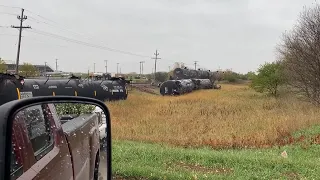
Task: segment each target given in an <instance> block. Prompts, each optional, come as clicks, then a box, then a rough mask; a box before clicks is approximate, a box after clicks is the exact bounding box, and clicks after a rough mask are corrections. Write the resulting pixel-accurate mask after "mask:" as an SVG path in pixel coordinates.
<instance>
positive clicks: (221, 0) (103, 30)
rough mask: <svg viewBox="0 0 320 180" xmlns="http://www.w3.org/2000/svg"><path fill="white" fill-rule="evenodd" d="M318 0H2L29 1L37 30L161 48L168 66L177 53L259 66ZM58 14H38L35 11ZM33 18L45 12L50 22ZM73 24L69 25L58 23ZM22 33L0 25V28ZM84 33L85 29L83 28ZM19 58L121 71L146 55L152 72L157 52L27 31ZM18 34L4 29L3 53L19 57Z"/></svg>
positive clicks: (1, 18) (212, 62)
mask: <svg viewBox="0 0 320 180" xmlns="http://www.w3.org/2000/svg"><path fill="white" fill-rule="evenodd" d="M313 2H314V1H313V0H305V1H300V0H281V1H279V0H241V1H239V0H197V1H194V0H193V1H191V0H183V1H182V0H175V1H172V0H161V1H160V0H158V1H156V0H135V1H131V0H118V1H104V0H92V1H84V0H82V1H81V0H80V1H79V0H78V1H75V0H73V1H63V0H55V1H41V0H34V1H28V2H27V1H23V0H3V1H2V2H1V3H0V4H2V5H8V6H19V7H24V8H26V9H28V10H30V11H32V12H33V13H30V12H26V15H28V16H29V17H30V18H29V19H28V20H27V21H25V22H24V24H25V25H31V26H32V27H33V28H34V29H35V30H43V31H46V32H50V33H54V34H59V35H61V36H65V37H68V38H72V39H77V40H81V41H86V42H90V43H93V44H99V45H104V46H107V47H111V48H115V49H120V50H124V51H130V52H134V53H137V54H143V55H147V56H152V55H153V53H154V51H155V49H156V48H157V49H158V50H159V51H160V57H161V58H163V59H162V60H159V63H158V66H159V69H160V70H162V71H167V70H168V66H171V67H172V65H173V63H174V62H175V61H179V62H185V63H187V64H188V65H190V66H191V67H193V66H192V63H193V61H195V60H196V61H199V65H201V67H205V68H208V69H212V70H215V69H217V68H218V67H221V68H232V69H233V70H235V71H238V72H246V71H250V70H256V68H257V67H258V66H259V64H261V63H263V62H265V61H273V60H275V51H274V50H275V45H276V44H277V43H278V42H280V36H281V33H282V32H284V31H285V30H287V29H290V28H291V27H292V25H293V24H294V23H295V21H296V19H297V17H298V14H299V12H300V11H301V10H302V7H303V5H311V4H312V3H313ZM0 12H10V13H19V9H10V8H4V7H0ZM34 13H36V14H38V15H41V16H44V17H46V18H48V19H50V20H53V21H55V22H58V24H55V23H53V22H51V21H49V20H46V19H41V18H40V17H39V16H37V15H36V14H34ZM31 18H35V19H40V20H42V21H45V22H47V23H50V24H52V26H48V25H47V24H43V23H39V22H36V21H34V20H33V19H31ZM0 22H1V23H0V26H10V25H12V24H15V25H18V20H17V19H16V17H14V16H10V15H5V14H1V13H0ZM61 27H62V28H64V29H72V30H73V31H75V32H77V33H80V34H81V35H79V34H76V33H71V32H70V31H66V30H63V29H61ZM3 33H5V34H18V33H17V31H16V30H14V29H10V28H0V34H3ZM84 34H85V35H84ZM23 35H24V36H25V37H24V38H23V42H22V52H21V61H22V62H26V61H28V62H32V63H38V64H39V63H42V64H43V63H44V61H47V62H48V63H49V64H51V65H52V66H53V65H54V62H55V61H54V60H55V59H56V58H58V59H59V65H60V69H62V70H66V71H71V70H73V71H87V69H88V67H89V66H90V68H91V70H93V63H96V71H104V69H105V68H104V61H103V60H105V59H108V60H109V69H110V70H112V71H113V72H115V71H116V63H117V62H119V63H120V65H121V68H122V71H123V72H132V71H139V63H138V62H139V61H141V60H144V61H146V64H145V71H147V72H151V69H152V67H153V60H151V59H149V58H141V57H136V56H129V55H124V54H119V53H114V52H109V51H104V50H100V49H95V48H91V47H86V46H82V45H78V44H74V43H70V42H65V41H62V40H58V39H54V38H51V37H47V36H42V35H39V34H34V33H31V32H28V31H24V32H23ZM16 42H17V37H15V36H3V35H0V57H3V58H5V59H11V60H15V57H16Z"/></svg>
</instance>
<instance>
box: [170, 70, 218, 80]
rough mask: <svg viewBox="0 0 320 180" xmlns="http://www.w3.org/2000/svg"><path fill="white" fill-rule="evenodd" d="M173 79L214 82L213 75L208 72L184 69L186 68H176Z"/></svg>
mask: <svg viewBox="0 0 320 180" xmlns="http://www.w3.org/2000/svg"><path fill="white" fill-rule="evenodd" d="M173 79H175V80H180V79H210V80H211V81H213V80H214V73H213V72H210V70H209V71H203V70H200V69H198V70H193V69H186V68H184V69H183V68H176V69H174V70H173Z"/></svg>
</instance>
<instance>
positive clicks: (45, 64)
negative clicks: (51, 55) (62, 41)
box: [44, 62, 47, 76]
mask: <svg viewBox="0 0 320 180" xmlns="http://www.w3.org/2000/svg"><path fill="white" fill-rule="evenodd" d="M44 76H47V62H44Z"/></svg>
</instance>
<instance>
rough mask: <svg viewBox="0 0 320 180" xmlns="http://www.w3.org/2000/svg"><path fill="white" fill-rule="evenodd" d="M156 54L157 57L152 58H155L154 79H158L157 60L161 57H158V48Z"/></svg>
mask: <svg viewBox="0 0 320 180" xmlns="http://www.w3.org/2000/svg"><path fill="white" fill-rule="evenodd" d="M154 55H155V56H156V57H155V58H152V59H154V81H156V72H157V60H158V59H161V58H158V56H159V53H158V50H156V52H155V53H154Z"/></svg>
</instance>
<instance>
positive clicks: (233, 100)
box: [108, 85, 320, 148]
mask: <svg viewBox="0 0 320 180" xmlns="http://www.w3.org/2000/svg"><path fill="white" fill-rule="evenodd" d="M108 107H109V110H110V112H111V117H112V138H113V139H121V140H123V139H125V140H141V141H147V142H148V141H150V142H164V143H168V144H174V145H183V146H203V145H205V146H211V147H214V148H219V147H268V146H270V145H274V144H277V143H280V144H281V143H284V142H283V141H282V140H283V138H284V137H285V136H287V135H288V134H290V133H291V132H293V131H296V130H298V129H301V128H307V127H310V126H312V125H315V124H320V110H319V109H317V108H316V107H313V106H312V105H311V104H309V103H307V102H302V101H299V100H297V99H296V98H294V96H290V97H283V98H280V99H274V98H271V97H266V96H263V95H261V94H258V93H255V92H253V91H252V90H251V89H249V88H248V87H247V86H245V85H224V86H223V87H222V89H221V90H202V91H197V92H193V93H191V94H187V95H184V96H180V97H162V96H156V95H150V94H145V93H138V92H133V93H131V94H129V98H128V100H126V101H122V102H112V103H108Z"/></svg>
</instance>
